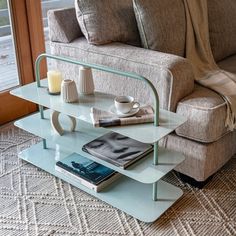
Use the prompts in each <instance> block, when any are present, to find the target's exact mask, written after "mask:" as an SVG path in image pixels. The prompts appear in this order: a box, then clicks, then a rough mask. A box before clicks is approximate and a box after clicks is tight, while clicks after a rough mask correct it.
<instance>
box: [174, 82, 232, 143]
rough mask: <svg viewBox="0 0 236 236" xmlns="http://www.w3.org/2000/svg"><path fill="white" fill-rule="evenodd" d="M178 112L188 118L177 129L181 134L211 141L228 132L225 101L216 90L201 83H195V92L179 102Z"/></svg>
mask: <svg viewBox="0 0 236 236" xmlns="http://www.w3.org/2000/svg"><path fill="white" fill-rule="evenodd" d="M176 112H177V113H178V114H180V115H183V116H184V117H187V118H188V121H187V122H186V123H185V124H183V125H182V126H181V127H179V128H178V129H177V130H176V133H177V134H178V135H179V136H183V137H186V138H189V139H192V140H196V141H200V142H205V143H209V142H213V141H216V140H218V139H219V138H221V137H222V136H224V135H225V134H226V133H227V132H228V131H227V129H226V127H225V120H226V104H225V101H224V100H223V98H222V97H221V96H220V95H218V94H217V93H216V92H214V91H212V90H210V89H207V88H205V87H202V86H200V85H195V89H194V92H193V93H192V94H191V95H189V96H187V97H186V98H184V99H183V100H181V101H180V102H179V103H178V106H177V111H176Z"/></svg>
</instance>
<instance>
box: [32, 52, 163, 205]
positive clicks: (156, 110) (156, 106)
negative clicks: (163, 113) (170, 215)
mask: <svg viewBox="0 0 236 236" xmlns="http://www.w3.org/2000/svg"><path fill="white" fill-rule="evenodd" d="M43 58H50V59H55V60H59V61H64V62H68V63H71V64H76V65H81V66H86V67H90V68H93V69H96V70H100V71H105V72H108V73H112V74H116V75H121V76H125V77H129V78H133V79H137V80H141V81H144V82H146V83H147V84H148V85H149V87H150V88H151V90H152V92H153V95H154V98H155V102H154V125H155V126H158V124H159V97H158V94H157V91H156V89H155V87H154V85H153V84H152V83H151V82H150V81H149V80H148V79H146V78H145V77H143V76H140V75H138V74H136V73H131V72H124V71H120V70H116V69H113V68H110V67H107V66H101V65H96V64H90V63H85V62H81V61H77V60H73V59H70V58H64V57H60V56H54V55H50V54H46V53H43V54H40V55H39V56H38V57H37V59H36V61H35V74H36V82H37V86H38V87H41V83H40V62H41V61H42V59H43ZM39 110H40V115H41V118H42V119H43V118H44V114H43V106H41V105H40V106H39ZM43 147H44V148H46V140H45V139H44V140H43ZM153 164H154V165H157V164H158V142H155V143H154V155H153ZM153 200H155V201H156V200H157V182H156V183H154V184H153Z"/></svg>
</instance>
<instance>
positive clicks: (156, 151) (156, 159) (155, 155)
mask: <svg viewBox="0 0 236 236" xmlns="http://www.w3.org/2000/svg"><path fill="white" fill-rule="evenodd" d="M153 164H154V165H158V142H155V143H154V153H153Z"/></svg>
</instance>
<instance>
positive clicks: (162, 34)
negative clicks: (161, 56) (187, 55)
mask: <svg viewBox="0 0 236 236" xmlns="http://www.w3.org/2000/svg"><path fill="white" fill-rule="evenodd" d="M133 3H134V12H135V16H136V20H137V24H138V28H139V33H140V37H141V41H142V44H143V47H144V48H147V49H152V50H156V51H159V52H165V53H171V54H175V55H178V56H184V51H185V31H186V20H185V11H184V5H183V2H182V0H164V1H163V0H133Z"/></svg>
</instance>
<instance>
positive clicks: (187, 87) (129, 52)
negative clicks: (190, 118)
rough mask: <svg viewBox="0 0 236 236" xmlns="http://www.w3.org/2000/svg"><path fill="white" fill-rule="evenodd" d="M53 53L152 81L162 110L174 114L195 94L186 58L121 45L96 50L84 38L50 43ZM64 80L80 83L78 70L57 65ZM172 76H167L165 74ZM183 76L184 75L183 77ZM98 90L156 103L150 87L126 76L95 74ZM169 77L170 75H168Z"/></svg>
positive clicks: (96, 48)
mask: <svg viewBox="0 0 236 236" xmlns="http://www.w3.org/2000/svg"><path fill="white" fill-rule="evenodd" d="M50 46H51V53H52V54H53V55H60V56H65V57H70V58H74V59H77V60H80V61H81V60H82V61H87V62H90V63H94V64H100V65H104V66H109V67H112V68H115V69H118V70H122V71H128V72H129V71H130V72H134V73H137V74H139V75H142V76H144V77H146V78H147V79H149V80H150V81H151V82H152V83H153V85H154V86H155V88H156V89H157V92H158V95H159V99H160V106H161V108H163V109H167V110H171V111H175V110H176V106H177V103H178V101H180V100H181V99H182V98H184V97H186V96H187V95H189V94H190V93H192V91H193V87H194V79H193V78H194V77H193V72H192V67H191V64H190V63H189V62H188V60H186V59H185V58H183V57H179V56H176V55H172V54H166V53H162V52H157V51H152V50H146V49H144V48H139V47H133V46H130V45H127V44H122V43H118V42H116V43H110V44H106V45H100V46H99V47H98V46H95V45H91V44H88V43H87V40H86V39H85V38H84V37H80V38H78V39H76V40H74V41H73V42H72V43H70V44H63V43H54V42H53V43H51V44H50ZM55 63H56V64H57V65H55V66H57V67H58V68H61V70H62V71H63V73H64V75H65V78H68V79H69V78H70V79H75V80H77V77H78V71H79V67H75V66H74V65H72V64H69V63H64V62H60V61H58V60H57V61H55ZM165 69H166V70H169V71H171V74H172V75H173V76H166V70H165ZM183 72H184V73H183ZM93 75H94V83H95V88H96V90H98V91H102V92H106V93H112V94H116V95H127V94H129V95H131V96H133V97H135V98H136V99H138V100H139V101H140V102H143V103H151V104H152V103H153V101H154V98H153V96H152V92H151V90H150V88H149V86H148V85H147V84H146V83H144V82H143V81H137V80H134V79H131V78H127V77H124V76H118V75H114V74H111V73H106V72H102V71H98V70H93ZM168 75H169V74H168Z"/></svg>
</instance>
